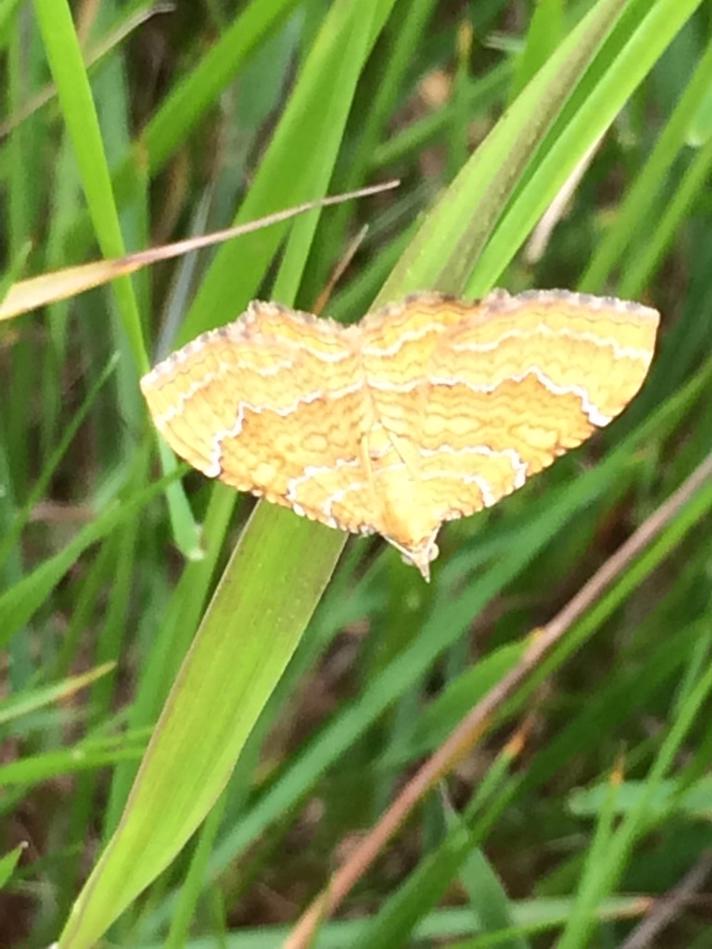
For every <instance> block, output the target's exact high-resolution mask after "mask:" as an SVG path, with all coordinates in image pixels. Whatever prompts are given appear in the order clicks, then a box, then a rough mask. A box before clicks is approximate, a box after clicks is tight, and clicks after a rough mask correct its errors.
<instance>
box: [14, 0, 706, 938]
mask: <svg viewBox="0 0 712 949" xmlns="http://www.w3.org/2000/svg"><path fill="white" fill-rule="evenodd" d="M711 36H712V15H711V12H710V9H709V5H706V4H703V3H702V2H701V0H570V2H569V3H564V0H538V2H537V3H536V4H534V3H532V2H529V3H528V2H525V0H483V2H479V3H472V4H466V3H464V2H460V3H458V2H448V0H331V2H330V0H244V2H232V0H205V2H203V3H195V2H194V3H191V4H176V5H175V6H169V5H166V4H160V5H158V6H152V5H151V3H150V2H146V0H138V2H131V3H119V2H117V0H104V2H103V3H100V4H97V3H92V2H85V3H75V4H73V5H71V7H70V5H69V4H68V3H67V0H34V2H33V3H32V4H30V3H22V2H19V0H0V41H1V42H2V48H3V52H4V57H3V64H4V68H5V76H6V82H5V89H6V96H5V110H4V115H5V119H4V122H3V124H2V139H1V140H0V156H1V159H0V160H1V164H0V167H1V169H2V179H3V184H4V189H3V197H4V200H3V210H4V214H3V217H2V230H3V238H4V239H3V244H4V250H5V273H6V276H5V279H4V282H3V285H2V292H3V293H5V292H7V291H8V289H9V287H10V286H11V285H12V284H13V283H14V284H15V286H14V288H13V291H12V292H13V293H17V292H22V291H23V289H27V285H25V284H22V283H21V281H23V280H25V279H26V278H28V277H30V276H32V275H41V274H49V275H52V274H54V276H50V278H49V283H48V284H43V286H45V287H47V286H48V287H49V294H50V295H49V299H50V303H49V305H47V306H45V307H43V308H42V310H41V312H35V313H33V314H32V315H21V313H20V312H19V311H20V310H22V308H23V307H22V306H19V307H16V308H15V309H12V308H11V307H9V301H10V300H11V299H12V298H11V297H10V296H8V297H7V298H6V303H5V306H4V308H2V307H3V305H2V304H0V316H2V317H3V318H4V319H3V322H2V327H1V330H0V332H1V333H2V336H1V338H0V367H1V368H2V374H3V379H4V384H3V396H2V402H1V407H0V525H1V527H2V530H1V531H0V568H1V570H2V577H1V580H0V583H1V586H0V643H2V646H3V648H4V649H5V650H6V659H5V661H4V667H3V672H4V677H5V679H6V687H5V688H4V690H3V695H2V699H1V700H0V727H2V729H3V732H4V735H3V739H4V740H3V756H2V761H1V763H0V784H1V785H2V788H3V795H2V798H0V806H1V807H2V822H1V823H0V828H1V831H2V832H1V835H0V847H1V850H0V885H1V886H2V891H1V892H0V943H1V944H2V945H3V946H4V945H8V946H15V945H18V946H19V945H23V946H28V947H38V949H39V947H44V946H47V945H48V944H49V943H51V942H52V941H54V940H59V946H60V949H88V947H89V946H92V945H94V944H96V943H97V942H98V941H99V940H102V939H105V938H106V939H108V943H107V944H110V945H113V946H126V947H129V946H130V947H132V949H148V947H157V946H159V945H160V946H166V947H170V949H175V947H178V946H190V947H191V949H193V947H195V949H197V947H199V946H200V947H207V946H208V945H210V946H213V945H225V946H235V947H237V946H239V947H240V949H243V947H246V949H262V947H264V949H267V947H275V946H280V945H284V946H286V947H288V949H298V947H306V946H307V945H310V944H313V945H315V946H318V947H324V949H328V947H342V946H349V947H362V946H363V947H369V949H371V947H395V946H406V945H409V946H411V945H412V946H435V945H448V946H453V947H465V946H467V947H480V946H503V947H507V949H526V947H532V949H535V947H540V946H541V947H543V946H551V945H554V944H555V945H557V946H558V947H559V949H573V947H584V946H586V947H587V946H601V947H603V946H614V945H615V946H619V945H622V946H626V947H628V949H633V947H641V946H648V945H653V944H654V941H655V939H657V938H658V937H659V934H660V933H661V932H662V933H663V936H662V937H661V938H662V939H663V942H662V943H660V944H664V945H665V946H668V947H676V946H680V947H685V949H694V947H697V946H699V947H703V946H708V945H709V944H710V936H709V919H708V916H709V905H708V903H705V902H704V901H703V899H702V898H701V895H700V894H701V893H703V892H704V886H705V878H706V876H707V874H708V871H709V870H710V869H712V868H711V866H710V860H711V858H710V838H711V837H712V832H710V830H709V827H708V825H709V815H710V807H711V803H712V783H711V781H710V775H709V761H710V753H711V751H712V733H711V732H710V729H709V727H708V722H709V714H710V705H711V702H710V698H711V696H712V664H711V663H710V658H711V656H712V603H711V601H710V571H711V568H712V559H711V552H710V543H709V536H710V526H711V523H712V518H711V516H710V511H711V509H712V462H711V461H710V458H711V454H710V453H711V445H712V417H711V416H710V411H709V407H710V397H711V396H712V360H711V356H710V350H711V349H712V331H711V329H710V327H711V325H712V323H711V322H710V312H712V243H711V242H710V240H709V233H710V225H711V223H712V199H711V197H710V191H709V187H708V185H709V181H710V174H711V169H712V41H711V39H710V37H711ZM394 176H397V177H398V178H399V179H400V186H399V187H398V188H397V189H395V190H391V191H388V192H383V193H381V194H379V195H377V196H372V197H368V198H364V199H362V200H358V201H349V202H347V203H344V204H342V205H339V206H338V207H336V208H320V209H314V210H311V211H309V212H308V213H306V214H304V215H302V216H300V217H297V218H295V219H294V220H291V221H285V222H282V223H280V224H277V225H273V226H270V227H265V228H262V229H260V230H257V231H255V232H254V233H250V234H247V235H243V236H241V237H238V238H236V239H234V240H232V241H229V242H225V243H223V244H222V245H221V246H220V247H219V249H217V250H215V249H213V250H203V251H201V252H200V253H199V254H195V253H193V254H190V255H187V256H183V257H180V258H178V259H176V260H173V261H171V262H168V263H161V264H157V265H156V266H155V267H154V268H152V269H151V270H145V269H144V270H142V271H140V272H137V273H135V274H134V275H133V276H128V275H124V276H121V277H119V278H118V279H115V280H114V281H113V282H111V283H107V284H106V285H105V286H102V287H100V288H97V289H93V290H91V291H89V292H87V293H84V294H77V295H74V296H69V297H67V291H65V292H62V291H61V290H60V283H61V282H62V280H65V279H66V278H67V274H66V273H61V272H62V271H64V269H65V268H68V267H71V266H74V265H77V264H80V263H83V262H86V261H90V260H94V259H96V258H97V257H102V258H104V259H106V260H113V259H116V258H120V257H122V255H124V254H125V253H126V252H127V251H129V250H132V251H135V250H141V249H144V248H149V247H153V246H156V245H159V244H164V243H166V242H169V241H175V240H179V239H181V238H184V237H186V236H187V235H196V234H203V233H205V232H209V231H213V230H216V229H219V228H223V227H227V226H229V225H230V224H232V223H237V224H242V223H246V222H249V221H252V220H254V219H257V218H260V217H262V216H264V215H267V214H269V213H271V212H274V211H279V210H282V209H286V208H290V207H292V206H295V205H297V204H300V203H302V202H305V201H311V200H314V199H318V198H321V197H323V196H324V195H327V194H335V193H338V192H343V191H348V190H352V189H354V188H359V187H362V186H363V185H366V184H371V183H375V182H380V181H386V180H388V179H390V178H392V177H394ZM364 225H368V231H367V233H366V235H365V237H363V236H362V239H361V240H360V242H359V243H358V245H357V246H356V245H355V244H354V241H355V239H356V237H357V235H359V233H360V231H361V229H362V227H363V226H364ZM535 229H536V231H535V238H534V239H533V240H532V241H531V242H529V239H530V236H531V235H532V232H533V231H534V230H535ZM354 247H355V251H354V255H353V258H352V259H350V260H348V265H347V266H346V267H345V270H344V272H343V274H341V275H340V277H339V279H338V280H337V282H336V285H335V288H334V291H333V294H332V296H331V299H330V300H329V302H328V303H327V305H326V312H329V313H330V314H331V315H333V316H335V317H336V318H338V319H341V320H344V321H351V320H355V319H358V318H359V317H360V316H361V315H362V314H363V313H364V312H366V311H367V310H368V309H369V308H370V307H371V306H372V305H373V303H374V301H379V302H385V301H387V300H393V299H398V298H400V297H401V296H403V295H404V294H405V293H408V292H411V291H413V290H416V289H429V288H435V289H440V290H445V291H449V292H456V293H459V294H462V295H464V296H467V297H479V296H481V295H482V294H484V293H486V292H487V291H488V290H489V289H490V288H491V287H493V286H495V285H498V286H504V287H506V288H507V289H509V290H511V291H519V290H523V289H526V288H528V287H536V286H539V287H550V286H566V287H570V288H579V289H582V290H585V291H587V292H593V293H599V294H600V293H612V294H616V295H618V296H621V297H624V298H632V299H640V300H643V301H645V302H647V303H649V304H651V305H654V306H656V307H657V308H658V309H659V310H660V311H661V313H662V314H663V323H662V330H661V336H660V343H659V347H658V352H657V355H656V358H655V361H654V364H653V368H652V371H651V375H650V377H649V379H648V381H647V383H646V385H645V387H644V390H643V392H642V393H641V395H640V396H639V397H638V398H637V399H636V400H635V402H634V404H633V405H632V406H631V408H630V409H629V410H628V411H626V413H625V414H624V415H623V416H622V417H621V418H620V419H619V420H618V421H616V422H615V423H614V424H613V425H611V426H610V428H608V429H607V430H606V431H605V432H604V433H602V434H600V435H598V436H596V438H595V439H593V441H592V442H591V443H589V444H587V445H586V446H585V447H583V448H581V449H579V450H577V451H575V452H572V453H571V454H569V455H567V456H566V457H565V458H563V459H562V460H560V461H559V462H557V464H556V465H555V466H554V467H553V468H551V469H550V470H548V471H547V472H546V473H544V474H542V475H541V476H539V477H538V478H536V479H533V480H532V481H531V482H529V483H528V484H527V485H526V486H525V487H524V488H523V489H521V490H520V491H518V492H517V493H516V494H514V495H513V496H511V497H510V498H508V499H506V500H505V501H503V502H502V503H501V504H500V505H498V506H497V507H496V508H494V509H492V510H490V511H488V512H487V513H484V514H481V515H478V516H477V517H474V518H470V519H466V520H464V521H459V522H455V523H453V524H451V525H449V526H448V527H447V528H446V530H444V531H443V534H442V536H441V539H440V547H441V554H440V558H439V560H438V561H437V562H436V564H435V565H434V569H433V578H432V582H431V583H430V584H429V585H426V584H424V583H423V581H422V579H421V577H420V576H419V574H418V573H417V571H415V570H414V569H413V568H412V567H409V566H406V565H405V564H403V563H402V562H401V561H400V559H399V557H398V555H397V553H396V552H395V551H394V550H393V549H391V548H387V547H386V545H385V544H383V542H382V541H380V540H379V539H361V538H358V539H351V540H349V541H348V543H347V544H346V546H345V547H344V544H345V541H346V538H345V537H344V535H342V534H340V533H339V532H337V531H333V530H330V529H328V528H326V527H322V526H320V525H316V524H313V523H310V522H305V521H303V520H301V519H298V518H296V517H295V516H294V515H293V514H291V513H290V512H288V511H286V510H282V509H276V508H274V507H272V506H269V505H265V504H259V505H254V504H253V502H252V500H251V499H250V498H248V497H246V496H242V495H237V494H236V493H235V492H232V491H230V490H228V489H226V488H225V487H224V486H221V485H216V484H213V483H211V482H209V481H208V480H207V479H205V478H202V477H200V476H199V475H197V474H196V473H193V472H187V471H186V470H185V468H184V467H183V466H178V465H177V464H176V462H175V460H174V459H173V458H172V456H170V454H169V452H168V450H167V449H166V448H165V446H162V445H160V444H159V440H158V437H157V435H156V432H155V430H154V429H153V427H152V426H151V424H150V422H149V419H148V418H147V415H146V411H145V406H144V402H143V399H142V397H141V394H140V390H139V388H138V380H139V377H140V376H141V375H142V374H143V373H144V372H145V371H146V369H147V368H148V367H149V365H150V364H151V363H152V362H154V361H155V359H156V358H159V357H160V356H163V355H165V354H166V353H167V352H168V351H169V350H170V349H172V348H174V347H175V346H177V345H179V344H181V343H183V342H185V341H186V340H188V339H190V338H192V337H193V336H194V335H196V334H197V333H199V332H201V331H203V330H205V329H208V328H211V327H214V326H217V325H220V324H222V323H225V322H228V321H229V320H230V319H232V318H234V317H235V316H237V315H238V314H239V313H240V312H241V311H242V310H243V309H244V307H245V306H246V304H247V303H248V301H249V300H250V299H252V298H253V297H255V296H259V297H260V298H263V299H275V300H279V301H280V302H282V303H285V304H288V305H295V306H299V307H301V308H304V309H312V308H314V307H316V306H318V305H319V300H320V299H321V297H322V294H323V291H324V289H325V288H326V287H327V286H329V285H330V281H331V278H332V275H333V274H334V272H335V268H338V267H339V264H340V262H346V261H347V258H348V255H349V252H350V250H354ZM56 272H60V273H56ZM115 272H116V271H115V270H114V271H112V275H113V274H114V273H115ZM69 277H71V279H75V278H76V274H75V273H74V272H71V273H70V274H69ZM102 279H104V278H102ZM96 282H97V281H95V283H96ZM33 286H36V285H33ZM72 286H74V289H76V288H77V287H76V285H74V284H72ZM15 299H18V298H17V297H16V298H15ZM27 306H29V304H26V308H27ZM453 735H454V737H453ZM319 894H322V895H321V897H320V898H319V899H317V902H316V903H314V904H312V907H311V910H310V911H307V907H308V906H309V904H310V902H311V901H312V900H314V898H316V897H319ZM305 911H307V912H306V915H304V916H303V917H302V920H301V922H300V923H299V924H298V925H296V924H297V920H298V918H299V917H300V915H301V914H302V913H304V912H305ZM315 930H318V933H317V935H316V936H315V939H314V942H313V943H311V942H310V940H311V937H312V935H313V931H315Z"/></svg>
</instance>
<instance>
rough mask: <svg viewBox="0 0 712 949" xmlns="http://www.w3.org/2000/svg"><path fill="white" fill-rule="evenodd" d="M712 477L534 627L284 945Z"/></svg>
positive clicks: (700, 479) (705, 469)
mask: <svg viewBox="0 0 712 949" xmlns="http://www.w3.org/2000/svg"><path fill="white" fill-rule="evenodd" d="M711 478H712V455H709V456H708V457H707V458H705V460H704V461H702V462H701V463H700V465H698V467H697V468H696V469H695V470H694V471H693V473H692V474H691V475H690V476H689V477H688V478H687V480H686V481H684V482H683V483H682V484H681V485H680V487H679V488H678V489H677V490H676V491H675V492H674V493H673V494H671V495H670V497H669V498H668V499H667V501H666V502H665V503H664V504H662V505H661V506H660V507H659V508H658V509H657V510H656V511H655V512H654V513H653V514H651V515H650V517H649V518H648V519H647V520H646V521H644V522H643V524H641V526H640V527H639V528H638V530H636V531H635V533H633V534H632V535H631V536H630V537H629V538H628V540H627V541H626V542H625V543H624V544H622V545H621V547H619V549H618V550H617V551H616V552H615V553H614V554H613V555H612V556H611V557H609V559H608V560H607V561H606V562H605V563H604V564H603V565H602V566H601V567H600V569H599V570H597V571H596V573H595V574H594V575H593V576H592V577H591V579H590V580H588V582H587V583H585V584H584V585H583V587H581V589H580V590H579V591H578V593H577V594H576V595H575V596H574V597H573V598H572V599H571V600H569V602H568V603H567V604H566V606H564V607H563V609H562V610H560V612H559V613H557V615H556V616H555V617H554V618H553V619H552V620H551V621H550V622H549V623H547V625H546V626H543V627H541V628H540V629H538V630H535V631H534V633H533V634H532V636H531V641H530V644H529V647H528V649H527V650H526V652H525V653H524V655H523V656H522V658H521V660H520V661H519V663H518V664H517V665H516V666H515V667H514V668H513V669H511V670H510V672H508V673H507V675H505V676H504V677H503V678H502V679H501V680H500V681H499V682H498V683H497V685H495V686H493V688H492V689H490V691H489V692H487V693H486V695H484V696H483V698H482V699H481V700H480V701H479V702H478V703H477V705H475V706H474V708H472V709H471V710H470V712H468V714H467V715H466V716H465V718H463V719H462V721H461V722H460V723H459V724H458V725H457V727H456V728H455V729H454V731H452V732H451V734H450V736H449V737H448V738H447V739H446V740H445V742H444V743H443V744H442V745H441V746H440V748H438V750H437V751H436V752H435V754H433V755H432V756H431V757H430V758H428V760H427V761H426V762H425V763H424V764H423V765H422V766H421V767H420V768H419V770H418V771H417V772H416V774H415V775H414V776H413V777H412V778H411V779H410V781H409V782H408V783H407V784H406V785H405V787H404V788H403V790H402V791H401V792H400V794H399V795H398V797H397V798H396V799H395V800H394V801H393V803H392V804H391V805H390V807H389V808H388V809H387V810H386V811H385V813H384V814H383V816H382V817H381V819H380V820H379V821H378V823H377V824H376V825H375V826H374V827H373V828H372V829H371V830H370V831H369V832H368V833H367V834H366V835H365V836H364V837H363V838H362V839H361V841H360V842H359V844H358V845H357V846H356V847H355V848H354V849H353V850H352V851H351V853H350V855H349V857H348V858H347V859H346V860H345V861H344V863H343V864H342V865H341V866H340V867H339V868H338V870H336V872H335V873H334V874H333V875H332V877H331V880H330V882H329V885H328V886H327V888H326V889H325V890H323V891H322V892H321V893H320V894H319V896H317V897H316V899H315V900H313V901H312V903H311V904H310V905H309V906H308V907H307V909H306V910H305V912H304V913H303V914H302V916H301V917H300V918H299V920H298V921H297V923H296V925H295V926H294V928H293V929H292V932H291V933H290V935H289V936H288V937H287V939H286V940H285V942H284V943H283V947H282V949H307V947H308V946H309V945H310V944H311V941H312V939H313V937H314V934H315V932H316V929H317V927H318V925H319V923H320V922H321V921H322V920H323V919H325V918H326V917H327V916H328V915H330V914H331V913H332V912H333V911H334V910H335V909H336V908H337V907H338V906H339V904H340V903H341V902H342V900H343V899H344V897H345V896H346V895H347V894H348V893H349V892H350V891H351V889H352V888H353V886H354V885H355V884H356V883H357V882H358V881H359V880H360V879H361V877H362V876H363V875H364V873H365V872H366V871H367V870H368V868H369V867H370V866H371V864H372V863H373V861H374V860H375V859H376V857H377V856H378V855H379V854H380V853H381V851H382V850H383V848H384V847H385V846H386V844H387V843H388V841H389V840H390V839H391V837H393V835H394V834H395V833H396V832H397V831H398V829H399V828H400V827H401V826H402V824H403V823H404V822H405V820H406V819H407V817H408V816H409V815H410V813H411V812H412V810H413V809H414V808H415V807H416V805H417V804H418V803H419V802H420V801H421V800H422V798H423V797H424V796H425V794H427V793H428V791H430V790H431V788H433V787H434V785H435V784H436V783H437V782H438V781H439V780H440V779H441V778H442V777H443V776H444V775H446V774H447V773H449V772H450V771H451V770H452V769H453V767H454V766H455V765H456V764H457V763H458V761H459V760H460V759H461V758H462V757H464V755H465V754H467V753H468V752H470V751H471V750H472V748H473V746H474V745H475V744H476V743H477V741H478V740H479V739H480V737H481V736H482V735H483V734H484V733H485V732H486V730H487V728H488V725H489V723H490V722H491V720H492V718H493V716H494V715H495V713H496V712H497V710H498V709H499V708H500V707H501V705H502V703H503V702H504V701H505V700H506V699H508V698H509V697H510V696H511V695H512V694H513V692H514V691H515V689H517V688H518V687H519V686H520V685H521V684H522V683H523V682H524V681H525V680H526V679H527V677H528V676H529V675H530V673H531V672H532V671H533V670H534V669H535V668H536V667H537V665H538V664H539V662H541V660H542V659H543V658H544V656H546V655H547V653H549V652H550V651H551V650H552V649H553V647H554V646H555V645H557V643H559V642H560V640H561V639H562V637H563V636H564V635H565V633H566V632H567V631H568V630H569V629H570V628H571V626H572V625H573V623H575V622H576V620H578V619H579V618H580V617H581V616H582V615H583V613H584V612H585V611H586V610H587V609H589V607H591V606H592V605H593V604H594V603H595V602H596V601H597V600H598V599H599V598H600V597H601V595H602V594H603V593H604V591H605V590H606V589H607V587H608V586H609V585H610V584H611V583H612V582H613V581H614V580H615V579H616V577H617V576H619V574H620V573H621V571H622V570H623V569H624V568H625V567H626V566H627V565H628V564H629V563H630V562H631V561H632V560H634V559H635V557H637V556H638V555H639V554H640V553H641V552H642V551H643V550H645V549H646V548H647V547H648V546H649V544H650V543H651V542H652V541H653V540H655V538H656V537H657V536H658V535H659V534H660V533H661V531H662V530H663V529H664V528H665V527H666V526H667V525H668V524H669V523H670V521H671V520H672V519H673V518H674V517H675V515H676V514H677V513H678V512H679V511H680V510H681V509H682V508H683V507H684V506H685V505H686V504H687V502H688V501H689V500H690V499H691V498H692V497H693V495H694V494H695V493H696V492H697V490H698V489H699V488H701V487H702V485H703V484H704V483H705V482H706V481H709V480H710V479H711Z"/></svg>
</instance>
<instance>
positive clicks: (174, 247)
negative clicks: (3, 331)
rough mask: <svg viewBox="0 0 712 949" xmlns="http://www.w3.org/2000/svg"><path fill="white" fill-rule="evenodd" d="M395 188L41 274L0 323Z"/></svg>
mask: <svg viewBox="0 0 712 949" xmlns="http://www.w3.org/2000/svg"><path fill="white" fill-rule="evenodd" d="M399 184H400V182H399V181H398V180H396V179H394V180H392V181H385V182H383V183H382V184H377V185H371V186H370V187H368V188H359V189H358V190H357V191H347V192H344V193H343V194H335V195H330V196H329V197H327V198H320V199H318V200H316V201H306V202H305V203H304V204H298V205H296V206H295V207H293V208H288V209H287V210H285V211H277V212H275V213H274V214H268V215H266V216H265V217H261V218H258V219H257V220H255V221H248V223H247V224H238V225H237V226H236V227H227V228H224V229H223V230H220V231H214V232H213V233H212V234H201V235H200V236H198V237H190V238H187V239H186V240H182V241H176V242H175V243H173V244H164V245H162V246H161V247H152V248H150V249H149V250H142V251H138V252H137V253H135V254H128V255H127V256H126V257H119V258H116V259H115V260H97V261H94V262H92V263H90V264H79V265H78V266H76V267H66V268H65V269H63V270H57V271H54V272H53V273H48V274H41V275H40V276H39V277H30V278H29V279H28V280H20V281H18V282H17V283H15V284H13V285H12V286H11V287H10V289H9V290H8V292H7V295H6V296H5V299H4V300H3V301H2V302H1V303H0V320H9V319H12V318H13V317H15V316H21V315H22V314H23V313H28V312H29V311H30V310H35V309H37V308H38V307H40V306H44V305H45V304H47V303H54V302H56V301H57V300H66V299H67V297H72V296H76V294H78V293H83V292H84V291H85V290H91V289H93V288H94V287H98V286H100V285H101V284H103V283H108V282H109V281H110V280H115V279H116V278H117V277H124V276H126V275H127V274H131V273H134V271H136V270H140V269H141V268H142V267H147V266H149V265H150V264H155V263H156V261H159V260H168V259H169V258H171V257H179V256H180V255H181V254H187V253H189V252H190V251H195V250H200V249H201V248H203V247H210V246H211V245H213V244H219V243H222V242H223V241H226V240H230V239H231V238H233V237H240V236H241V235H242V234H249V233H251V232H252V231H257V230H259V229H260V228H263V227H270V226H271V225H272V224H280V223H281V222H282V221H287V220H289V219H290V218H293V217H296V216H297V215H299V214H305V213H306V212H307V211H313V210H314V209H315V208H325V207H328V206H329V205H333V204H343V202H344V201H351V200H353V199H354V198H365V197H367V196H368V195H372V194H378V193H379V192H381V191H388V190H390V189H391V188H396V187H398V185H399Z"/></svg>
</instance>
